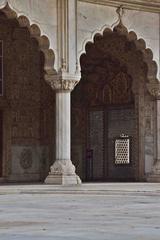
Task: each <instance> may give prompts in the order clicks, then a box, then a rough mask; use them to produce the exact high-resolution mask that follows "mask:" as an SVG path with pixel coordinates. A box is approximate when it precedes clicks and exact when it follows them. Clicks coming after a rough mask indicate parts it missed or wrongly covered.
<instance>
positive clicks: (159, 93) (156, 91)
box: [147, 80, 160, 99]
mask: <svg viewBox="0 0 160 240" xmlns="http://www.w3.org/2000/svg"><path fill="white" fill-rule="evenodd" d="M147 89H148V91H149V93H150V94H151V95H152V96H153V97H155V98H157V99H160V82H158V80H157V82H156V83H147Z"/></svg>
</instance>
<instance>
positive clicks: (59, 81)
mask: <svg viewBox="0 0 160 240" xmlns="http://www.w3.org/2000/svg"><path fill="white" fill-rule="evenodd" d="M45 79H46V81H47V82H48V83H49V85H50V86H51V87H52V89H53V90H55V91H70V92H71V91H72V90H73V89H74V87H75V86H76V85H77V84H78V82H79V80H80V75H79V74H74V75H72V74H68V73H64V72H60V73H58V74H54V75H48V74H47V75H46V76H45Z"/></svg>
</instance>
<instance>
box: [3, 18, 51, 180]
mask: <svg viewBox="0 0 160 240" xmlns="http://www.w3.org/2000/svg"><path fill="white" fill-rule="evenodd" d="M0 39H1V40H3V46H4V47H3V48H4V49H3V54H4V96H3V97H1V98H0V102H1V103H0V106H1V105H2V108H4V110H5V111H6V109H7V112H8V118H9V120H8V125H5V126H4V131H5V135H6V136H8V137H5V139H4V141H5V142H4V145H7V146H8V150H9V152H11V154H10V156H8V157H7V156H6V154H5V153H4V156H3V158H4V159H3V162H4V165H5V163H6V162H7V167H6V169H5V173H4V175H9V179H10V180H15V181H17V180H22V181H23V180H24V181H25V180H32V181H33V180H40V179H41V180H42V179H43V178H44V177H45V175H46V174H47V172H48V169H49V166H50V164H51V162H52V159H53V155H54V150H53V146H54V143H53V141H54V102H55V98H54V93H53V91H52V89H51V87H50V86H49V85H48V84H47V83H46V82H45V80H44V55H43V53H42V52H41V51H40V49H39V45H38V42H37V40H36V39H34V38H32V37H31V36H30V33H29V31H28V29H27V28H26V27H20V26H19V24H18V22H17V20H16V19H15V20H11V19H7V18H6V17H5V16H4V15H3V13H1V14H0ZM4 103H5V105H6V106H5V105H4ZM4 152H5V150H4ZM44 155H45V156H44ZM44 161H45V163H44ZM42 162H43V163H42ZM44 165H45V167H44Z"/></svg>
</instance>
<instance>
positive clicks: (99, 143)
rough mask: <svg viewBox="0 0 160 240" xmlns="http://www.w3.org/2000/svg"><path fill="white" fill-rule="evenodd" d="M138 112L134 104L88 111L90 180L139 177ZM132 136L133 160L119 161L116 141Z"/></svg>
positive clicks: (131, 151)
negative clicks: (136, 132) (136, 127)
mask: <svg viewBox="0 0 160 240" xmlns="http://www.w3.org/2000/svg"><path fill="white" fill-rule="evenodd" d="M135 126H136V124H135V112H134V108H133V107H128V108H126V107H124V108H122V107H121V108H104V110H102V108H101V109H96V110H93V109H92V110H89V112H88V134H87V135H88V136H87V148H86V180H87V181H129V180H134V176H135V159H134V158H135V156H134V155H135V154H134V152H135V151H134V148H135V144H136V143H135ZM121 135H125V136H128V137H129V152H130V153H129V163H124V162H122V163H121V162H120V163H118V164H117V163H116V161H115V140H116V139H119V138H120V137H121Z"/></svg>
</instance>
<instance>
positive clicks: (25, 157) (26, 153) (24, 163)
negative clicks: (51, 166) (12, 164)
mask: <svg viewBox="0 0 160 240" xmlns="http://www.w3.org/2000/svg"><path fill="white" fill-rule="evenodd" d="M32 163H33V159H32V151H31V149H28V148H24V149H23V150H22V152H21V154H20V165H21V167H22V168H23V169H24V170H27V169H29V168H31V167H32Z"/></svg>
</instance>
